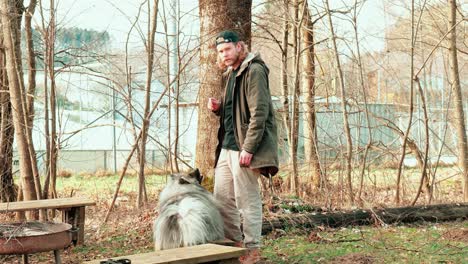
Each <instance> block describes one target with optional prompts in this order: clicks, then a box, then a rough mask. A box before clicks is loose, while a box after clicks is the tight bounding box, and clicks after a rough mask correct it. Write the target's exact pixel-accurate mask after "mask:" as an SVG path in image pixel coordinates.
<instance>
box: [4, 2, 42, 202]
mask: <svg viewBox="0 0 468 264" xmlns="http://www.w3.org/2000/svg"><path fill="white" fill-rule="evenodd" d="M0 7H1V8H0V10H1V20H2V32H3V36H4V45H5V57H6V66H7V76H8V84H9V90H10V99H11V105H12V108H13V123H14V126H15V134H16V141H17V146H18V152H19V156H20V174H21V181H22V187H23V195H24V199H25V200H36V199H37V195H36V188H35V184H34V178H33V177H34V176H33V171H32V168H31V153H30V149H29V146H28V132H27V131H28V127H27V111H26V107H27V105H26V103H27V102H26V98H25V93H24V92H23V91H22V87H24V84H23V79H22V78H23V75H22V72H23V71H22V66H21V63H18V62H19V61H20V58H21V49H20V41H21V37H20V29H21V27H20V25H21V23H20V22H19V21H20V20H21V14H22V12H23V11H22V1H12V0H8V1H2V2H1V5H0Z"/></svg>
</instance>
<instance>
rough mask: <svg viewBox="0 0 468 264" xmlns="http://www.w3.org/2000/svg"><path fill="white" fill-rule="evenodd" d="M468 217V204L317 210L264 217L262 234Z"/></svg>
mask: <svg viewBox="0 0 468 264" xmlns="http://www.w3.org/2000/svg"><path fill="white" fill-rule="evenodd" d="M467 217H468V203H463V204H438V205H427V206H410V207H397V208H386V209H379V210H373V209H359V210H354V211H350V212H333V213H313V214H304V215H292V216H282V217H278V218H276V219H272V220H263V225H262V235H265V234H268V233H269V232H271V231H273V230H275V229H284V228H290V227H302V228H314V227H318V226H329V227H341V226H349V225H369V224H378V225H382V224H384V223H385V224H391V223H411V222H416V221H431V222H440V221H451V220H456V219H466V218H467Z"/></svg>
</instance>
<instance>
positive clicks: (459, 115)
mask: <svg viewBox="0 0 468 264" xmlns="http://www.w3.org/2000/svg"><path fill="white" fill-rule="evenodd" d="M449 3H450V13H449V17H450V28H452V33H451V34H450V75H451V79H452V80H451V81H452V89H453V95H454V96H453V99H454V103H455V115H456V121H455V122H456V123H455V126H456V127H457V135H458V163H459V164H460V165H459V166H460V168H461V170H462V179H463V182H464V184H463V194H464V195H463V200H464V201H465V202H468V140H467V136H466V124H465V113H464V111H463V102H464V101H463V95H462V88H461V85H460V74H459V69H458V55H457V30H456V29H454V27H455V25H456V23H457V21H456V20H457V1H456V0H449Z"/></svg>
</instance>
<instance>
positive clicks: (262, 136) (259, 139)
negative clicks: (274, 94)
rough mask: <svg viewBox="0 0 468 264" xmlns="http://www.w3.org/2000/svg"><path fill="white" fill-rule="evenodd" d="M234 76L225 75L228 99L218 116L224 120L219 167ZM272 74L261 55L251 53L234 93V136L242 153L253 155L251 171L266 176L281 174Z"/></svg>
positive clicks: (230, 72) (224, 80)
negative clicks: (271, 81) (231, 82)
mask: <svg viewBox="0 0 468 264" xmlns="http://www.w3.org/2000/svg"><path fill="white" fill-rule="evenodd" d="M231 74H232V69H231V68H229V69H228V70H227V71H226V72H225V73H224V74H223V88H224V93H223V94H224V96H223V98H222V100H221V107H220V109H219V110H218V111H217V112H216V114H218V115H220V117H221V118H220V128H219V131H218V146H217V147H216V159H215V166H216V164H217V163H218V159H219V155H220V153H221V148H222V142H223V139H224V122H223V115H222V113H223V110H222V109H223V105H224V101H225V100H224V99H225V96H226V90H227V85H228V83H229V82H228V80H229V78H230V76H231ZM268 74H269V69H268V67H267V66H266V65H265V62H264V61H263V60H262V59H261V57H260V55H259V54H256V53H249V54H248V55H247V57H246V58H245V59H244V61H243V62H242V63H241V65H240V66H239V71H238V72H237V75H236V82H235V85H234V88H233V91H232V104H233V107H232V117H233V122H234V124H233V128H234V136H235V139H236V144H237V146H238V148H239V150H245V151H247V152H249V153H252V154H253V158H252V161H251V164H250V168H251V169H253V170H258V171H259V172H260V173H261V174H263V175H265V176H268V175H272V176H273V175H275V174H276V173H277V172H278V137H277V128H276V121H275V115H274V110H273V104H272V101H271V95H270V88H269V83H268Z"/></svg>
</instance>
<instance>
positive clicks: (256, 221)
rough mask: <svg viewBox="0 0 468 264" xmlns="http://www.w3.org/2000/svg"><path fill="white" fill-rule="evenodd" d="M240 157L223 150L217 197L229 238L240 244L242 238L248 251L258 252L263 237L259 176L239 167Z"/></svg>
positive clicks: (237, 153)
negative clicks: (254, 250) (253, 249)
mask: <svg viewBox="0 0 468 264" xmlns="http://www.w3.org/2000/svg"><path fill="white" fill-rule="evenodd" d="M239 154H240V152H239V151H234V150H228V149H222V150H221V154H220V156H219V160H218V164H217V166H216V170H215V186H214V195H215V197H216V199H217V200H218V201H219V203H220V204H221V207H222V208H223V212H222V215H223V218H224V235H225V236H226V238H229V239H231V240H234V241H235V242H239V241H242V234H243V235H244V245H245V247H247V248H258V247H260V238H261V234H262V198H261V196H260V189H259V185H258V177H259V176H260V173H258V172H254V171H252V170H251V169H249V168H245V167H240V166H239ZM241 216H242V229H243V232H242V231H241Z"/></svg>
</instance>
